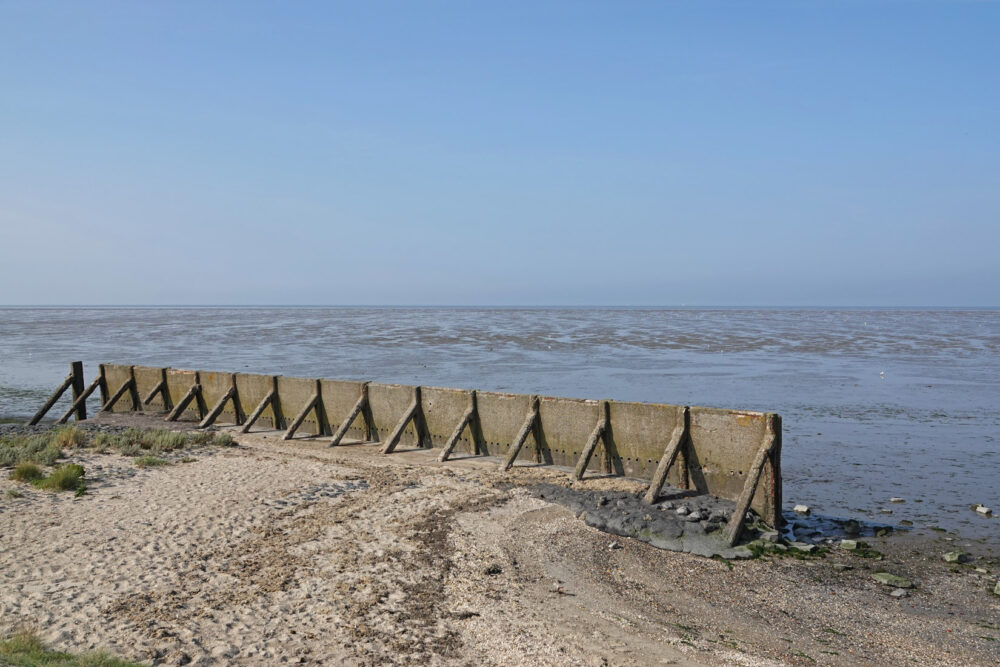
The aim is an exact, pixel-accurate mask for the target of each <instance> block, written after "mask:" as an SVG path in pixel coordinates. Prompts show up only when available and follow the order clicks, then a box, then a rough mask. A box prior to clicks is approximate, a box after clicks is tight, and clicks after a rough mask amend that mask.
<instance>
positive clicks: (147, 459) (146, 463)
mask: <svg viewBox="0 0 1000 667" xmlns="http://www.w3.org/2000/svg"><path fill="white" fill-rule="evenodd" d="M134 463H135V464H136V466H138V467H140V468H155V467H158V466H168V465H170V461H168V460H166V459H161V458H160V457H158V456H150V455H148V454H147V455H146V456H139V457H136V458H135V459H134Z"/></svg>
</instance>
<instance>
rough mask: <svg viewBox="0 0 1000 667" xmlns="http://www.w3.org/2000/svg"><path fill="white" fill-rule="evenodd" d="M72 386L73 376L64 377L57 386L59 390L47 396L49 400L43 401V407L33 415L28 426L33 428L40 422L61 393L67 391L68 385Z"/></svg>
mask: <svg viewBox="0 0 1000 667" xmlns="http://www.w3.org/2000/svg"><path fill="white" fill-rule="evenodd" d="M72 384H73V374H72V373H70V374H69V375H67V376H66V379H65V380H63V382H62V384H61V385H59V388H58V389H56V390H55V392H53V394H52V395H51V396H49V400H47V401H45V405H43V406H42V407H41V409H40V410H39V411H38V412H36V413H35V416H34V417H32V418H31V421H29V422H28V425H29V426H34V425H35V424H37V423H38V422H40V421H42V417H44V416H45V413H46V412H48V411H49V410H51V409H52V406H53V405H55V404H56V401H58V400H59V397H60V396H62V395H63V393H64V392H65V391H66V390H67V389H69V387H70V385H72Z"/></svg>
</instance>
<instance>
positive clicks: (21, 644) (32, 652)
mask: <svg viewBox="0 0 1000 667" xmlns="http://www.w3.org/2000/svg"><path fill="white" fill-rule="evenodd" d="M0 664H2V665H16V666H17V667H42V666H43V665H44V666H46V667H139V665H140V664H141V663H137V662H131V661H128V660H121V659H120V658H115V657H114V656H112V655H110V654H108V653H105V652H103V651H101V652H97V653H85V654H82V655H73V654H71V653H62V652H60V651H52V650H50V649H48V648H46V647H45V644H43V643H42V641H41V640H40V639H39V638H38V636H37V635H35V634H34V633H31V632H26V631H20V632H17V633H15V634H14V635H12V636H11V637H10V638H8V639H5V640H2V641H0Z"/></svg>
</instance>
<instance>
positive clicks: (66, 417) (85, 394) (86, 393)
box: [56, 375, 101, 424]
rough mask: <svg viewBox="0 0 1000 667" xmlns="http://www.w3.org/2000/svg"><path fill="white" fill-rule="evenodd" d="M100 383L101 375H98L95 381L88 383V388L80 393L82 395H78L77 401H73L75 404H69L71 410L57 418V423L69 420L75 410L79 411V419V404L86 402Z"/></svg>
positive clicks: (78, 416) (78, 415)
mask: <svg viewBox="0 0 1000 667" xmlns="http://www.w3.org/2000/svg"><path fill="white" fill-rule="evenodd" d="M100 384H101V376H100V375H98V376H97V377H96V378H94V381H93V382H91V383H90V384H89V385H87V388H86V389H84V390H83V391H82V392H81V393H80V395H79V396H78V397H77V399H76V400H75V401H73V405H71V406H69V410H67V411H66V412H65V413H63V416H62V417H60V418H59V419H57V420H56V423H57V424H65V423H66V422H68V421H69V418H70V416H71V415H72V414H73V413H74V412H76V413H77V421H79V419H80V413H79V412H77V410H78V409H79V406H80V405H81V404H86V402H87V399H88V398H89V397H90V395H91V394H93V393H94V390H95V389H97V388H98V387H99V386H100Z"/></svg>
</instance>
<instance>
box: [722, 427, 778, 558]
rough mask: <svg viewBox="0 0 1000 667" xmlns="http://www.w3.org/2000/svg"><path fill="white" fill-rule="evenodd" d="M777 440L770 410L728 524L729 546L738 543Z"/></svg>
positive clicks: (727, 540) (727, 537) (727, 541)
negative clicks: (762, 474) (759, 443)
mask: <svg viewBox="0 0 1000 667" xmlns="http://www.w3.org/2000/svg"><path fill="white" fill-rule="evenodd" d="M775 442H777V435H776V433H775V430H774V413H770V412H769V413H768V414H767V426H766V429H765V431H764V442H763V443H761V446H760V449H758V450H757V456H755V457H754V460H753V465H751V466H750V470H748V471H747V481H746V483H744V484H743V491H742V493H740V497H739V500H737V501H736V509H735V510H733V515H732V516H731V517H729V524H728V525H727V526H726V543H727V544H728V545H729V546H733V545H734V544H736V541H737V540H739V538H740V533H741V532H743V520H744V516H745V515H746V513H747V510H748V509H750V502H751V501H752V500H753V494H754V492H755V491H756V490H757V483H758V482H759V481H760V474H761V472H763V470H764V463H765V462H766V461H767V457H768V456H769V455H770V454H771V452H772V451H773V450H774V445H775Z"/></svg>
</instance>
